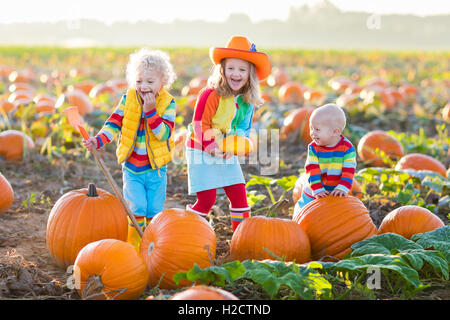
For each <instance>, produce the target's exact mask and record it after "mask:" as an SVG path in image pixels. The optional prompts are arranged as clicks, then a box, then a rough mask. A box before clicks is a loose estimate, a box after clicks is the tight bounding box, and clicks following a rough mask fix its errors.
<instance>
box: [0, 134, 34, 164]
mask: <svg viewBox="0 0 450 320" xmlns="http://www.w3.org/2000/svg"><path fill="white" fill-rule="evenodd" d="M33 148H34V142H33V140H32V139H31V138H30V137H29V136H27V135H26V134H25V133H23V132H21V131H17V130H6V131H2V132H0V156H2V157H3V158H5V160H7V161H20V160H22V158H23V155H24V152H26V150H27V149H33Z"/></svg>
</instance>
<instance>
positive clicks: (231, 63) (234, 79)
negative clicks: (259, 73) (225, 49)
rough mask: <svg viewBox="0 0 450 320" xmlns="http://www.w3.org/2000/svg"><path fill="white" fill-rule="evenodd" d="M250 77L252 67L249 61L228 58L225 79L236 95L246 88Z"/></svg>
mask: <svg viewBox="0 0 450 320" xmlns="http://www.w3.org/2000/svg"><path fill="white" fill-rule="evenodd" d="M249 75H250V65H249V63H248V62H247V61H245V60H242V59H237V58H227V59H226V61H225V79H226V80H227V83H228V85H229V86H230V88H231V90H233V92H234V93H235V94H237V93H239V91H240V90H241V89H242V88H243V87H244V86H245V84H246V83H247V81H248V79H249Z"/></svg>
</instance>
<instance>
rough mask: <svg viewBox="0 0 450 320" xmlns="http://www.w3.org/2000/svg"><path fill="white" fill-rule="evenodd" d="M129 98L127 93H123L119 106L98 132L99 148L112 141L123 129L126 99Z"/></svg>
mask: <svg viewBox="0 0 450 320" xmlns="http://www.w3.org/2000/svg"><path fill="white" fill-rule="evenodd" d="M126 99H127V96H126V95H123V97H122V99H121V100H120V102H119V104H118V106H117V107H116V109H115V110H114V112H113V113H112V114H111V115H110V116H109V118H108V119H107V120H106V121H105V124H104V125H103V127H102V129H101V130H100V131H99V132H98V134H97V136H96V137H95V138H96V139H97V145H98V149H100V148H101V147H103V146H104V145H105V144H107V143H110V142H111V141H112V140H113V139H114V138H115V137H116V136H117V134H118V133H119V132H120V130H121V129H122V120H123V111H124V108H125V101H126Z"/></svg>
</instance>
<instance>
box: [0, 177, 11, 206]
mask: <svg viewBox="0 0 450 320" xmlns="http://www.w3.org/2000/svg"><path fill="white" fill-rule="evenodd" d="M0 195H1V196H0V213H2V212H5V211H6V210H8V209H9V207H11V205H12V203H13V202H14V191H13V188H12V187H11V184H10V183H9V181H8V180H7V179H6V178H5V177H4V176H3V175H2V173H1V172H0Z"/></svg>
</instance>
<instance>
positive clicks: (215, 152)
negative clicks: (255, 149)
mask: <svg viewBox="0 0 450 320" xmlns="http://www.w3.org/2000/svg"><path fill="white" fill-rule="evenodd" d="M209 154H210V155H212V156H214V157H219V158H223V159H229V158H231V156H233V154H232V153H230V152H225V153H224V152H222V150H220V149H219V148H217V147H216V148H214V149H212V150H211V151H210V152H209Z"/></svg>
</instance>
